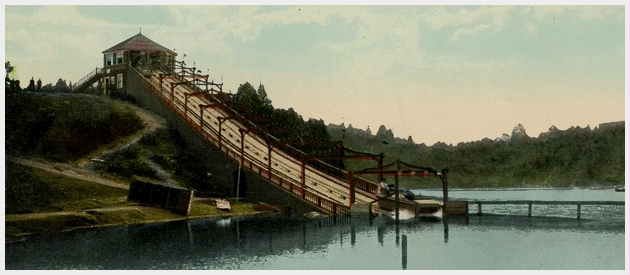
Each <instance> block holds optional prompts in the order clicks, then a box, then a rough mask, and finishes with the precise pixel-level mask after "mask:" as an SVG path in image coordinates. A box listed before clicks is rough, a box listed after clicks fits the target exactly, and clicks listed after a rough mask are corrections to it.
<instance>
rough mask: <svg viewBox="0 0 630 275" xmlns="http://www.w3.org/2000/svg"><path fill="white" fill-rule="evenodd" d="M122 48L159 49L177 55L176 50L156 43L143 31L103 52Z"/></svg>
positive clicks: (153, 50)
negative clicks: (143, 33)
mask: <svg viewBox="0 0 630 275" xmlns="http://www.w3.org/2000/svg"><path fill="white" fill-rule="evenodd" d="M122 50H132V51H144V52H155V51H159V52H167V53H169V54H172V55H174V56H176V55H177V53H176V52H174V51H172V50H170V49H168V48H166V47H164V46H162V45H160V44H158V43H155V42H154V41H153V40H151V39H149V38H147V37H146V36H144V35H142V33H138V34H136V35H134V36H132V37H130V38H129V39H127V40H125V41H123V42H120V43H118V44H116V45H115V46H113V47H111V48H109V49H107V50H104V51H103V53H109V52H117V51H122Z"/></svg>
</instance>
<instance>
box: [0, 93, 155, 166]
mask: <svg viewBox="0 0 630 275" xmlns="http://www.w3.org/2000/svg"><path fill="white" fill-rule="evenodd" d="M5 115H6V117H5V122H6V128H5V130H6V133H5V134H6V140H5V148H6V154H7V155H10V156H33V157H41V158H44V159H47V160H51V161H59V162H69V161H75V160H77V159H78V158H80V157H82V156H84V155H85V154H87V153H89V152H91V151H93V150H95V149H96V148H99V147H100V146H102V145H104V144H107V143H109V142H112V141H114V140H116V139H119V138H121V137H124V136H128V135H130V134H132V133H134V132H136V131H138V130H140V129H142V127H143V124H142V121H141V120H140V119H139V118H138V116H136V115H135V114H134V113H133V112H132V111H131V110H129V109H128V108H127V107H125V106H123V105H121V104H118V103H116V102H114V101H111V100H108V99H107V98H103V97H97V96H90V95H82V94H47V93H16V94H11V95H7V96H6V110H5Z"/></svg>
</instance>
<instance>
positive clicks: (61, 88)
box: [54, 78, 70, 93]
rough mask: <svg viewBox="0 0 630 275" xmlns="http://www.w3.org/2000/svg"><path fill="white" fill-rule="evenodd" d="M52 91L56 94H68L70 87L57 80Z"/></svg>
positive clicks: (61, 80) (64, 82) (63, 81)
mask: <svg viewBox="0 0 630 275" xmlns="http://www.w3.org/2000/svg"><path fill="white" fill-rule="evenodd" d="M54 91H55V92H56V93H69V92H70V87H69V86H68V84H66V81H65V80H63V79H61V78H59V80H57V84H55V87H54Z"/></svg>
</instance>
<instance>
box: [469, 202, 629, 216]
mask: <svg viewBox="0 0 630 275" xmlns="http://www.w3.org/2000/svg"><path fill="white" fill-rule="evenodd" d="M467 203H468V204H476V205H477V215H479V216H481V215H482V214H483V212H482V205H483V204H495V205H496V204H504V205H505V204H514V205H518V204H527V205H528V211H527V216H528V217H532V216H533V214H532V212H533V211H532V209H533V205H534V204H539V205H576V206H577V219H578V220H579V219H581V218H582V205H618V206H625V201H537V200H509V201H468V202H467Z"/></svg>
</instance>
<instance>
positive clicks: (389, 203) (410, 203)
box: [376, 194, 443, 220]
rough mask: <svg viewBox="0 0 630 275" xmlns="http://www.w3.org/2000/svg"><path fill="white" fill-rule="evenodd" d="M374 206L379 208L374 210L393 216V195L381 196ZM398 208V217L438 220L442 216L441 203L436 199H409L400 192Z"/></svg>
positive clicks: (394, 206)
mask: <svg viewBox="0 0 630 275" xmlns="http://www.w3.org/2000/svg"><path fill="white" fill-rule="evenodd" d="M376 207H377V208H378V209H379V211H376V212H377V213H381V214H386V215H394V216H395V214H396V212H395V210H396V199H395V197H387V198H382V199H380V200H379V201H378V202H376ZM398 208H399V219H414V218H422V219H424V218H431V219H438V220H439V219H441V218H442V208H443V205H442V203H441V202H439V201H436V200H431V199H414V200H409V199H407V198H406V197H405V196H404V195H402V194H400V195H398Z"/></svg>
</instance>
